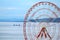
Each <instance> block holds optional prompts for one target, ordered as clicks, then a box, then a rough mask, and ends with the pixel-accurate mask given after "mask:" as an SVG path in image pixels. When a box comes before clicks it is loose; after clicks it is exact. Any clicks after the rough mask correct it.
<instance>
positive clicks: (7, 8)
mask: <svg viewBox="0 0 60 40" xmlns="http://www.w3.org/2000/svg"><path fill="white" fill-rule="evenodd" d="M18 9H20V8H16V7H6V8H0V10H18Z"/></svg>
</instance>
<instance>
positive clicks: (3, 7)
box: [0, 0, 60, 21]
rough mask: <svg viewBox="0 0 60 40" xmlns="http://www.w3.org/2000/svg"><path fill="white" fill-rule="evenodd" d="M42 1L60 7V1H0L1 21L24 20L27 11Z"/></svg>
mask: <svg viewBox="0 0 60 40" xmlns="http://www.w3.org/2000/svg"><path fill="white" fill-rule="evenodd" d="M40 1H49V2H53V3H55V4H56V5H57V6H58V7H60V0H0V20H11V19H12V20H18V21H19V20H24V15H25V14H26V12H27V10H28V9H29V8H30V7H31V6H32V5H33V4H35V3H37V2H40Z"/></svg>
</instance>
